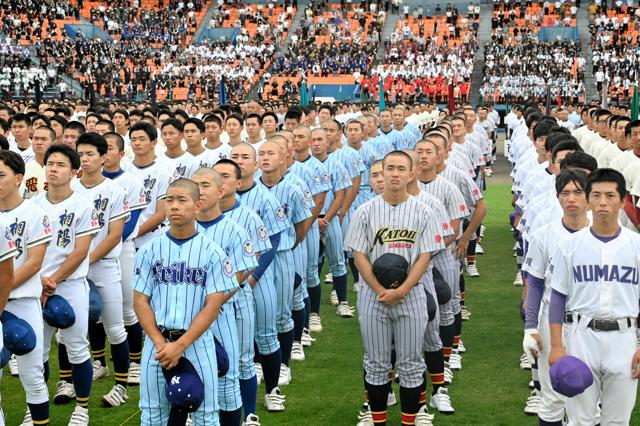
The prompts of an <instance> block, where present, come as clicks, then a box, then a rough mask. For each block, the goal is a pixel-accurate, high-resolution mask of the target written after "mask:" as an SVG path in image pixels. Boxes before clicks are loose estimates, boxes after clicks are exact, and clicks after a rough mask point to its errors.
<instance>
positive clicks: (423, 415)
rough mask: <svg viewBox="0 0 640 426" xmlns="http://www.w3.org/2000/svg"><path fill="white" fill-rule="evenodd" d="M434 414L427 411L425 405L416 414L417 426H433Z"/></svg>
mask: <svg viewBox="0 0 640 426" xmlns="http://www.w3.org/2000/svg"><path fill="white" fill-rule="evenodd" d="M433 417H434V416H433V414H430V413H429V411H428V410H427V406H426V405H423V406H422V407H420V410H419V411H418V413H417V414H416V426H433Z"/></svg>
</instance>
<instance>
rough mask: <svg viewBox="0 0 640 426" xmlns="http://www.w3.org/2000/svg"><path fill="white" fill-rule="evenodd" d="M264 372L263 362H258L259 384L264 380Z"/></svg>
mask: <svg viewBox="0 0 640 426" xmlns="http://www.w3.org/2000/svg"><path fill="white" fill-rule="evenodd" d="M263 377H264V374H263V373H262V364H260V363H257V362H256V379H257V380H258V384H260V383H261V382H262V378H263Z"/></svg>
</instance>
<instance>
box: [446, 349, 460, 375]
mask: <svg viewBox="0 0 640 426" xmlns="http://www.w3.org/2000/svg"><path fill="white" fill-rule="evenodd" d="M449 368H451V369H452V370H462V357H461V356H460V354H459V353H458V350H457V349H454V350H452V351H451V356H450V357H449Z"/></svg>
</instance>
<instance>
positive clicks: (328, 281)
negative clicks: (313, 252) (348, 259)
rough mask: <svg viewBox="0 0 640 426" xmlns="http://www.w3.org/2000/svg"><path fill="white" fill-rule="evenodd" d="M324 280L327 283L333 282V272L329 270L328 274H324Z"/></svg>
mask: <svg viewBox="0 0 640 426" xmlns="http://www.w3.org/2000/svg"><path fill="white" fill-rule="evenodd" d="M324 282H325V283H326V284H331V283H333V274H332V273H331V272H329V273H328V274H327V275H325V276H324Z"/></svg>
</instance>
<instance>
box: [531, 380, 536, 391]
mask: <svg viewBox="0 0 640 426" xmlns="http://www.w3.org/2000/svg"><path fill="white" fill-rule="evenodd" d="M535 388H536V385H535V384H534V383H533V379H531V381H530V382H529V389H535Z"/></svg>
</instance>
